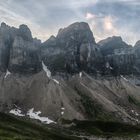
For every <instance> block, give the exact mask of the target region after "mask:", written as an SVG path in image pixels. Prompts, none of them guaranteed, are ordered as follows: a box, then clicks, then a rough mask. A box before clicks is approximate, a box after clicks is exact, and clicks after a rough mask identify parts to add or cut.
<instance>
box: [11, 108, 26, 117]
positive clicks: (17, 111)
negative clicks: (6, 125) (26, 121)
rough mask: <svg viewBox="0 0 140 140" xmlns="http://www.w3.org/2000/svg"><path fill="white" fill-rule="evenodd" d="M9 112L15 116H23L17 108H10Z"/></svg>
mask: <svg viewBox="0 0 140 140" xmlns="http://www.w3.org/2000/svg"><path fill="white" fill-rule="evenodd" d="M9 113H11V114H14V115H16V116H20V117H23V116H25V115H24V114H22V113H21V110H19V109H12V110H10V112H9Z"/></svg>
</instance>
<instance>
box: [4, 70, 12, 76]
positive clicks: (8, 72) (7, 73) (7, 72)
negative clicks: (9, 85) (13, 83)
mask: <svg viewBox="0 0 140 140" xmlns="http://www.w3.org/2000/svg"><path fill="white" fill-rule="evenodd" d="M10 74H11V72H10V71H9V70H8V69H7V71H6V74H5V76H4V78H7V76H8V75H10Z"/></svg>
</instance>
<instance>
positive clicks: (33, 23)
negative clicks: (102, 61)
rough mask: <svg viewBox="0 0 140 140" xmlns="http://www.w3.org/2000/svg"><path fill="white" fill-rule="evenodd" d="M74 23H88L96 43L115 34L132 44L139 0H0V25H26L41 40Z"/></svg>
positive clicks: (139, 19)
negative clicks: (1, 23)
mask: <svg viewBox="0 0 140 140" xmlns="http://www.w3.org/2000/svg"><path fill="white" fill-rule="evenodd" d="M77 21H79V22H80V21H85V22H88V23H89V25H90V27H91V30H92V31H93V34H94V37H95V39H96V41H99V40H101V39H104V38H107V37H109V36H113V35H116V36H122V38H123V40H125V41H126V42H128V43H129V44H135V42H136V41H137V40H140V0H0V22H6V23H7V24H8V25H10V26H15V27H18V26H19V25H20V24H27V25H28V26H29V27H30V29H31V31H32V34H33V36H34V37H37V38H39V39H41V40H42V41H45V40H46V39H48V38H49V36H50V35H52V34H53V35H56V34H57V32H58V30H59V28H63V27H66V26H68V25H69V24H71V23H73V22H77Z"/></svg>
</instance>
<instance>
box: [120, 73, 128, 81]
mask: <svg viewBox="0 0 140 140" xmlns="http://www.w3.org/2000/svg"><path fill="white" fill-rule="evenodd" d="M121 78H123V79H124V80H125V81H127V82H129V80H128V79H126V78H125V77H124V76H123V75H121Z"/></svg>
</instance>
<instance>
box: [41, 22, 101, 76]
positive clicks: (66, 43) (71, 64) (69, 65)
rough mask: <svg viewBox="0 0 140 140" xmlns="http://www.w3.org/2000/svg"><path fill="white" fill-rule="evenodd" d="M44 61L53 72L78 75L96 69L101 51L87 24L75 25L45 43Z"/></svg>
mask: <svg viewBox="0 0 140 140" xmlns="http://www.w3.org/2000/svg"><path fill="white" fill-rule="evenodd" d="M42 50H43V51H42V56H43V60H44V62H45V63H46V65H48V66H49V67H50V69H51V70H53V71H67V72H68V73H76V72H79V71H82V70H85V71H88V70H91V69H95V67H93V66H94V63H93V62H94V61H96V58H97V57H100V56H101V54H100V51H99V48H98V47H97V44H96V43H95V39H94V37H93V34H92V32H91V30H90V28H89V26H88V24H87V23H84V22H81V23H78V22H77V23H74V24H72V25H70V26H68V27H67V28H64V29H60V30H59V32H58V35H57V36H56V37H53V36H52V37H51V38H50V39H49V40H47V41H46V42H44V43H43V49H42ZM91 63H92V64H91Z"/></svg>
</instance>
